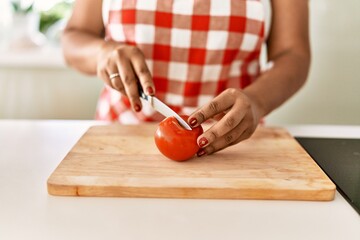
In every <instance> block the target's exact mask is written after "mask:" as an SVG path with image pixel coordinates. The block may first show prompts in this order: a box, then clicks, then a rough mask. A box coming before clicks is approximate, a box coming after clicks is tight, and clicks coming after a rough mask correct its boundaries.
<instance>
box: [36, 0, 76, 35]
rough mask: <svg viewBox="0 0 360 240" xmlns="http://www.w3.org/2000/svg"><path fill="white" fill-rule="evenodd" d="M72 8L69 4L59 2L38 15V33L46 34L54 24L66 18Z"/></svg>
mask: <svg viewBox="0 0 360 240" xmlns="http://www.w3.org/2000/svg"><path fill="white" fill-rule="evenodd" d="M71 7H72V3H71V2H65V1H64V2H60V3H57V4H55V5H54V6H53V7H52V8H50V9H49V10H48V11H44V12H41V13H40V31H41V32H46V30H47V29H48V28H49V27H50V26H51V25H53V24H54V23H56V22H57V21H59V20H61V19H63V18H66V17H67V16H68V15H69V14H70V10H71Z"/></svg>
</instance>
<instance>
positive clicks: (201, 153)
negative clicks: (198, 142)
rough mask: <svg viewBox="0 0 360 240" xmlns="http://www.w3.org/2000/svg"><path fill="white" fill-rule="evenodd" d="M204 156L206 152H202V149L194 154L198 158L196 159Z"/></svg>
mask: <svg viewBox="0 0 360 240" xmlns="http://www.w3.org/2000/svg"><path fill="white" fill-rule="evenodd" d="M205 154H206V152H205V151H204V149H200V150H199V151H198V152H197V153H196V155H197V156H198V157H201V156H203V155H205Z"/></svg>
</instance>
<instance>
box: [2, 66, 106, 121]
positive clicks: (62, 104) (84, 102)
mask: <svg viewBox="0 0 360 240" xmlns="http://www.w3.org/2000/svg"><path fill="white" fill-rule="evenodd" d="M101 88H102V83H101V81H100V80H98V79H96V78H95V77H88V76H83V75H81V74H79V73H77V72H75V71H73V70H70V69H65V68H63V67H54V68H40V67H36V68H21V69H19V68H13V67H10V68H9V67H7V68H5V69H3V68H0V119H1V118H11V119H13V118H15V119H93V118H94V116H95V107H96V102H97V98H98V95H99V92H100V89H101Z"/></svg>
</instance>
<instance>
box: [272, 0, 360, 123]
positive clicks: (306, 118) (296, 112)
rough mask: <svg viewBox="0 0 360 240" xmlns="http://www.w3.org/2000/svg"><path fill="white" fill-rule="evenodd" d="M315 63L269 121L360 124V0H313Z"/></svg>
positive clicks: (312, 38) (311, 6)
mask: <svg viewBox="0 0 360 240" xmlns="http://www.w3.org/2000/svg"><path fill="white" fill-rule="evenodd" d="M310 8H311V9H310V11H311V14H310V17H311V19H310V22H311V23H310V25H311V44H312V56H313V57H312V66H311V71H310V76H309V79H308V82H307V83H306V85H305V87H304V88H303V89H302V90H301V91H300V92H299V93H298V94H296V95H295V96H294V97H293V98H292V99H290V100H289V101H288V102H287V103H285V104H284V105H283V106H282V107H280V108H279V109H278V110H276V111H274V112H273V113H272V114H270V115H269V117H268V118H267V122H268V123H270V124H282V123H286V124H297V123H312V124H314V123H318V124H357V125H359V124H360V1H359V0H347V1H339V0H310Z"/></svg>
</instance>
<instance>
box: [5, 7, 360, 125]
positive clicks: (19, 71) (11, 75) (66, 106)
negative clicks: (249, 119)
mask: <svg viewBox="0 0 360 240" xmlns="http://www.w3.org/2000/svg"><path fill="white" fill-rule="evenodd" d="M310 6H311V42H312V52H313V59H312V67H311V72H310V76H309V80H308V82H307V84H306V85H305V87H304V88H303V89H302V90H301V91H300V92H299V93H298V94H296V95H295V96H294V97H293V98H292V99H290V100H289V101H288V102H287V103H285V104H284V105H283V106H282V107H280V108H279V109H278V110H276V111H274V112H273V113H272V114H270V116H269V117H268V118H267V122H268V123H269V124H302V123H306V124H307V123H309V124H315V123H316V124H357V125H359V124H360V94H359V92H360V1H359V0H347V1H339V0H310ZM0 57H2V58H3V56H0ZM101 86H102V84H101V81H100V80H98V79H96V78H93V77H87V76H83V75H80V74H79V73H76V72H75V71H73V70H70V69H65V68H63V67H55V68H41V67H36V68H19V67H16V68H14V67H7V66H1V64H0V118H28V119H29V118H62V119H64V118H70V119H92V118H93V116H94V112H95V106H96V99H97V97H98V94H99V90H100V89H101Z"/></svg>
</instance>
